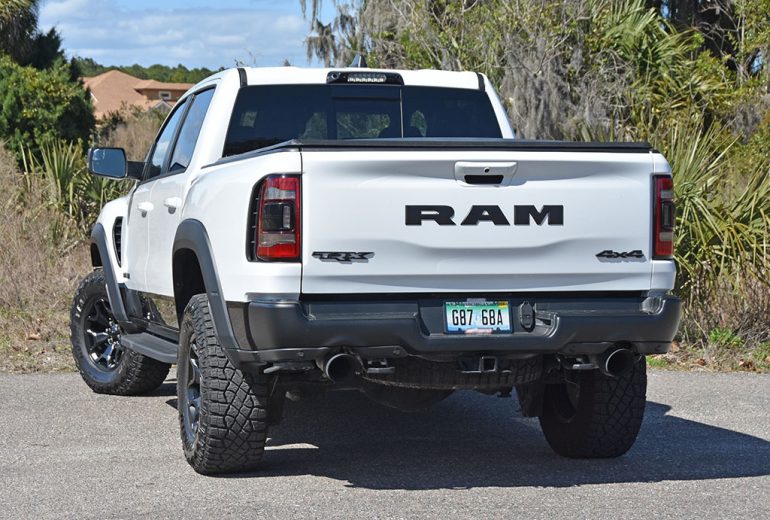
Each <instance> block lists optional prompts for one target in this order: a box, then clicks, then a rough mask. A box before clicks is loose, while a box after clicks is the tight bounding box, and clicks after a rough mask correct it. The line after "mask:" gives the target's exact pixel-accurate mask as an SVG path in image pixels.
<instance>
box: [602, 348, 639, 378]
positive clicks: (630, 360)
mask: <svg viewBox="0 0 770 520" xmlns="http://www.w3.org/2000/svg"><path fill="white" fill-rule="evenodd" d="M591 362H592V363H593V364H594V365H596V366H597V368H599V370H601V372H602V373H603V374H605V375H608V376H610V377H620V376H622V375H624V374H626V373H628V372H630V371H631V370H632V369H633V368H634V363H636V355H635V354H634V353H633V352H631V350H629V349H627V348H614V349H609V350H607V351H605V352H604V353H603V354H599V355H598V356H592V357H591Z"/></svg>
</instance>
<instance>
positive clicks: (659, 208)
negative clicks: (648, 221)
mask: <svg viewBox="0 0 770 520" xmlns="http://www.w3.org/2000/svg"><path fill="white" fill-rule="evenodd" d="M653 182H654V190H655V210H654V212H653V213H654V214H653V226H652V228H653V231H654V233H655V234H654V236H653V239H652V243H653V258H672V257H673V256H674V224H675V223H676V206H675V205H674V181H673V180H672V179H671V177H669V176H668V175H665V176H663V175H657V176H655V177H653Z"/></svg>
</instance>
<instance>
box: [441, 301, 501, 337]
mask: <svg viewBox="0 0 770 520" xmlns="http://www.w3.org/2000/svg"><path fill="white" fill-rule="evenodd" d="M444 316H445V319H446V331H447V333H449V334H510V333H511V314H510V312H509V311H508V302H505V301H497V302H488V301H471V300H469V301H464V302H446V303H444Z"/></svg>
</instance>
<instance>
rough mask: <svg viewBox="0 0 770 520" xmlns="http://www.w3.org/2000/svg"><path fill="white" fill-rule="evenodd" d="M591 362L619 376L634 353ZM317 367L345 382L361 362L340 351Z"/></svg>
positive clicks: (612, 353)
mask: <svg viewBox="0 0 770 520" xmlns="http://www.w3.org/2000/svg"><path fill="white" fill-rule="evenodd" d="M590 360H591V362H592V363H593V364H594V366H596V367H597V368H598V369H599V370H600V371H601V372H602V373H603V374H605V375H608V376H610V377H620V376H622V375H625V374H627V373H628V372H630V371H631V370H633V368H634V364H635V363H636V354H634V353H633V352H632V351H631V350H630V349H628V348H611V349H609V350H606V351H605V352H603V353H602V354H598V355H595V356H590ZM317 364H318V368H320V369H321V370H322V371H323V374H324V376H326V378H327V379H329V381H332V382H333V383H347V382H350V381H351V380H353V379H355V377H356V375H358V374H360V373H361V370H362V367H361V362H360V361H359V360H358V358H357V357H356V356H354V355H352V354H348V353H345V352H341V353H338V354H334V355H333V356H330V357H328V358H326V359H325V360H318V361H317Z"/></svg>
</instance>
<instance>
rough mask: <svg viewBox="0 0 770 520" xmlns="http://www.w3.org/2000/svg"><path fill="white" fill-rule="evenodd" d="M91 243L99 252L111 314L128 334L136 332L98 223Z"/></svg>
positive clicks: (105, 240)
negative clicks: (127, 311)
mask: <svg viewBox="0 0 770 520" xmlns="http://www.w3.org/2000/svg"><path fill="white" fill-rule="evenodd" d="M91 243H92V244H94V245H95V246H96V248H97V249H98V250H99V257H100V259H101V263H102V270H103V271H104V279H105V280H106V281H107V298H108V299H109V300H110V308H111V309H112V314H113V316H115V319H116V320H118V323H120V325H121V326H122V327H123V328H124V329H125V330H126V331H127V332H129V333H131V332H136V331H137V327H136V325H134V323H133V322H132V321H131V320H130V319H129V317H128V314H127V313H126V306H125V304H124V302H123V294H122V293H121V291H120V285H119V284H118V279H117V277H116V276H115V270H114V269H113V264H112V261H111V259H110V249H109V247H108V246H107V232H106V231H105V230H104V226H102V225H101V224H100V223H99V222H97V223H96V224H94V227H93V229H92V230H91Z"/></svg>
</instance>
